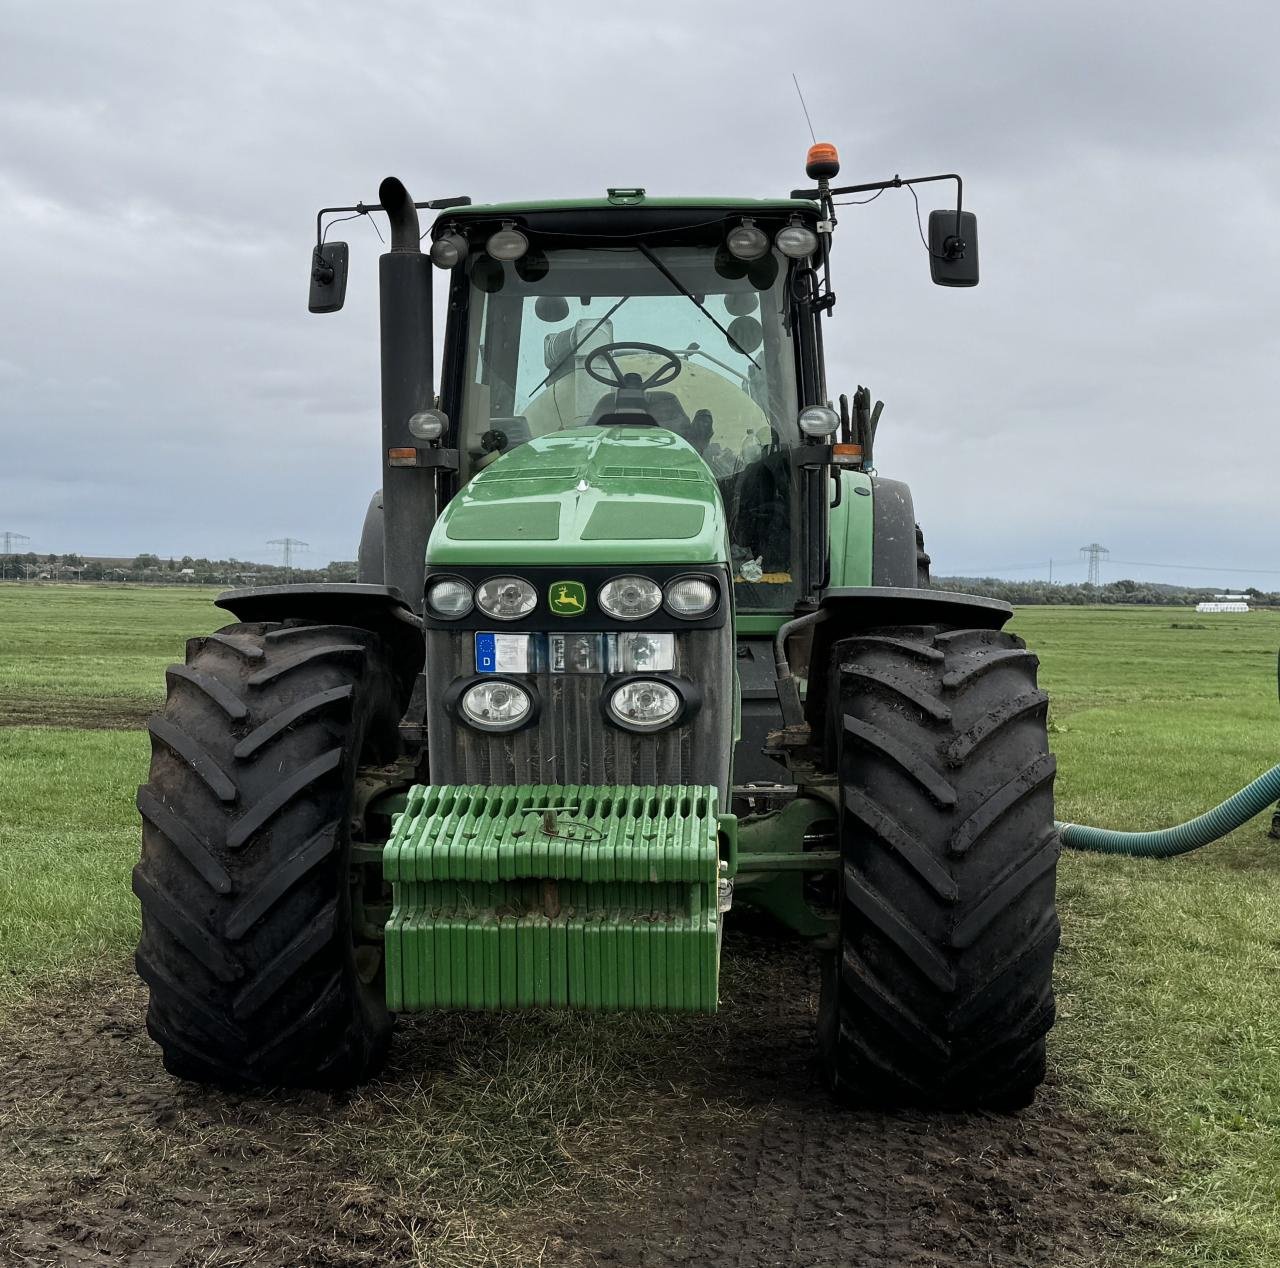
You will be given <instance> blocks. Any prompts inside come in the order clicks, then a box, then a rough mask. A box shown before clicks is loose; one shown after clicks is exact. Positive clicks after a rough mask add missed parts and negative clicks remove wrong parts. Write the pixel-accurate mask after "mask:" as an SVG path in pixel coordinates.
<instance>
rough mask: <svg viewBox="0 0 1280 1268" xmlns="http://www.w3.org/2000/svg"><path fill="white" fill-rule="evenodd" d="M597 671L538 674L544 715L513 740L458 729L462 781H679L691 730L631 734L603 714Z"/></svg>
mask: <svg viewBox="0 0 1280 1268" xmlns="http://www.w3.org/2000/svg"><path fill="white" fill-rule="evenodd" d="M603 683H604V679H603V678H602V677H601V676H600V675H598V674H539V675H538V676H537V686H538V691H539V693H540V694H541V696H542V713H541V715H540V716H539V718H538V721H537V723H536V724H535V725H534V726H531V727H526V728H525V729H524V730H523V731H516V732H515V733H514V734H512V735H486V734H485V733H484V732H482V731H475V730H472V728H471V727H468V726H460V727H458V730H457V760H458V761H459V763H460V770H459V772H458V775H457V777H456V778H457V779H458V780H459V781H460V782H461V783H465V784H525V783H530V784H682V783H684V782H686V781H685V771H686V769H687V768H688V762H689V749H690V744H691V732H692V728H691V727H687V726H684V727H679V728H677V729H674V730H670V731H666V732H663V733H662V734H661V735H632V734H630V733H629V732H626V731H619V730H618V729H617V727H613V726H609V725H608V724H607V723H606V722H605V720H604V718H603V716H602V715H601V713H600V690H601V687H602V685H603Z"/></svg>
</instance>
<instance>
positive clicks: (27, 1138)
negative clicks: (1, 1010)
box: [0, 931, 1160, 1268]
mask: <svg viewBox="0 0 1280 1268" xmlns="http://www.w3.org/2000/svg"><path fill="white" fill-rule="evenodd" d="M726 954H727V960H726V986H725V994H726V997H727V1005H726V1008H725V1009H724V1010H723V1012H722V1015H721V1017H720V1018H719V1019H715V1020H714V1021H709V1022H706V1023H703V1024H702V1029H701V1030H697V1031H695V1033H694V1040H693V1042H691V1043H689V1044H688V1045H687V1046H686V1047H685V1048H682V1049H678V1050H677V1051H679V1052H683V1053H684V1054H685V1055H684V1056H683V1057H682V1058H680V1060H681V1062H682V1064H683V1066H684V1068H683V1069H681V1070H679V1071H676V1072H673V1073H674V1075H675V1076H676V1077H673V1078H664V1077H663V1076H662V1075H661V1073H658V1071H660V1070H661V1068H662V1066H661V1063H658V1064H656V1065H655V1064H653V1063H649V1064H646V1061H645V1056H646V1051H645V1047H646V1045H653V1044H657V1043H660V1042H665V1040H664V1039H663V1036H664V1035H666V1034H668V1033H678V1032H674V1031H666V1030H659V1029H649V1030H646V1029H645V1028H644V1026H639V1027H638V1028H633V1029H631V1030H626V1031H619V1030H614V1031H612V1032H610V1031H608V1023H602V1025H604V1027H605V1031H606V1039H607V1042H609V1043H610V1044H613V1045H614V1048H615V1050H613V1051H611V1053H610V1054H609V1056H610V1060H611V1061H612V1062H614V1064H613V1065H612V1066H610V1067H609V1068H610V1069H611V1070H614V1071H615V1072H616V1073H615V1074H614V1076H613V1077H616V1079H617V1085H618V1093H617V1095H618V1097H619V1098H620V1100H626V1099H627V1098H630V1100H631V1101H632V1102H634V1103H636V1104H640V1103H645V1104H647V1105H648V1106H649V1108H650V1109H651V1117H650V1118H649V1119H648V1120H647V1124H648V1125H647V1126H642V1127H640V1128H638V1129H637V1132H638V1138H636V1139H631V1140H623V1139H615V1140H613V1141H610V1140H608V1139H607V1138H606V1139H604V1140H601V1139H598V1138H596V1139H594V1140H592V1139H591V1138H590V1136H589V1134H587V1135H584V1134H583V1124H582V1123H578V1124H577V1125H576V1127H575V1125H574V1124H573V1122H572V1121H571V1119H570V1117H569V1116H561V1117H559V1118H557V1116H556V1115H552V1118H551V1119H550V1120H548V1121H549V1122H555V1123H558V1124H559V1126H558V1127H555V1128H549V1130H552V1129H554V1130H559V1131H563V1133H564V1148H563V1151H562V1152H563V1153H564V1154H565V1156H566V1157H567V1158H568V1159H569V1162H568V1163H567V1164H566V1165H568V1166H569V1167H570V1168H571V1169H574V1168H576V1171H575V1172H574V1174H575V1175H577V1173H578V1172H581V1173H582V1174H581V1176H579V1177H578V1178H579V1179H580V1180H581V1179H583V1177H585V1180H584V1182H582V1183H578V1182H576V1181H575V1183H574V1184H572V1185H564V1186H562V1187H560V1188H559V1189H552V1190H549V1191H548V1193H547V1196H546V1197H545V1198H544V1199H543V1200H540V1201H537V1202H535V1203H533V1204H532V1205H531V1204H530V1202H529V1201H528V1200H527V1195H526V1199H524V1200H521V1201H520V1202H514V1203H513V1204H512V1205H511V1206H510V1207H506V1206H504V1204H503V1202H502V1201H501V1200H500V1198H497V1197H495V1194H500V1193H501V1192H502V1189H501V1186H498V1187H496V1188H495V1186H494V1184H493V1183H492V1182H491V1177H490V1174H489V1170H491V1169H492V1167H493V1165H494V1164H493V1162H492V1159H490V1160H489V1161H483V1160H482V1161H477V1162H476V1163H475V1164H474V1165H475V1166H477V1167H478V1168H481V1169H482V1171H478V1172H477V1176H482V1177H483V1183H481V1182H480V1181H479V1180H478V1181H477V1184H476V1190H475V1191H476V1194H477V1200H476V1201H475V1202H474V1203H471V1204H468V1202H467V1200H466V1198H465V1196H464V1197H463V1198H462V1199H460V1200H459V1199H457V1198H456V1194H458V1193H462V1194H464V1195H465V1194H466V1192H467V1187H466V1186H467V1183H468V1181H467V1177H466V1176H461V1177H458V1176H454V1177H452V1178H450V1177H448V1176H442V1175H441V1174H440V1173H438V1172H432V1167H433V1165H434V1163H433V1160H432V1158H431V1157H429V1156H428V1155H427V1154H426V1153H425V1152H419V1153H418V1154H416V1155H415V1153H414V1151H413V1147H412V1145H413V1142H412V1140H410V1139H405V1140H401V1141H400V1142H399V1144H398V1146H397V1147H395V1148H391V1149H390V1152H388V1145H387V1137H386V1136H385V1135H384V1136H378V1135H377V1131H378V1130H379V1129H378V1128H377V1123H378V1122H379V1121H380V1120H381V1119H383V1118H385V1117H386V1115H387V1113H388V1112H389V1108H390V1107H391V1106H393V1105H397V1104H399V1105H403V1104H404V1103H405V1101H406V1100H407V1099H409V1100H412V1099H416V1100H419V1101H421V1100H422V1099H423V1098H427V1100H430V1098H431V1097H433V1096H437V1095H439V1093H440V1088H441V1084H440V1082H439V1081H440V1080H441V1079H442V1078H444V1079H448V1078H451V1077H462V1075H461V1074H460V1073H457V1072H458V1071H462V1070H467V1071H470V1077H473V1078H474V1077H475V1075H476V1069H477V1067H478V1068H479V1069H480V1073H481V1074H482V1075H483V1072H484V1067H485V1065H486V1064H489V1063H492V1064H493V1068H494V1070H496V1066H497V1065H498V1064H501V1063H503V1062H506V1063H510V1062H513V1061H516V1060H523V1059H527V1058H528V1057H529V1055H530V1053H535V1054H536V1053H537V1052H538V1050H540V1049H545V1048H546V1047H547V1046H548V1045H554V1044H555V1043H556V1042H558V1040H557V1031H556V1030H555V1029H554V1028H552V1029H546V1028H545V1026H540V1025H539V1023H537V1022H536V1021H532V1020H529V1021H526V1020H524V1019H517V1020H514V1021H512V1020H507V1021H506V1022H505V1023H498V1022H497V1021H496V1020H494V1021H492V1022H488V1021H486V1022H483V1023H479V1024H477V1022H476V1021H475V1019H467V1020H465V1021H464V1020H458V1019H452V1020H451V1019H445V1020H444V1021H443V1023H442V1022H441V1020H439V1019H417V1020H414V1021H411V1022H409V1023H407V1024H405V1025H403V1026H402V1027H401V1028H400V1033H399V1035H398V1038H397V1044H396V1051H395V1057H394V1059H393V1063H392V1066H391V1068H390V1069H389V1071H388V1073H387V1075H386V1077H385V1078H384V1079H383V1080H381V1081H380V1082H379V1083H378V1084H377V1085H376V1086H375V1087H374V1088H372V1089H369V1090H367V1091H366V1092H365V1093H363V1094H359V1095H352V1096H347V1097H330V1096H322V1095H318V1094H316V1095H300V1094H287V1095H286V1094H277V1095H273V1096H259V1097H252V1096H242V1095H229V1094H225V1093H218V1092H214V1091H212V1090H209V1089H205V1088H199V1087H192V1086H184V1085H181V1084H178V1083H176V1082H175V1081H174V1080H172V1079H170V1078H169V1077H168V1076H167V1075H166V1074H165V1073H164V1072H163V1070H162V1069H161V1068H160V1064H159V1060H158V1057H157V1052H156V1050H155V1049H154V1047H153V1046H152V1045H151V1043H150V1041H149V1040H148V1039H147V1037H146V1035H145V1032H144V1030H143V1012H144V996H143V992H142V990H141V988H140V987H139V986H137V985H136V984H135V983H134V981H133V980H132V978H131V977H130V976H129V975H128V972H127V967H126V966H117V967H116V969H115V970H114V971H113V972H111V973H109V974H106V975H105V976H103V977H100V978H99V979H97V980H92V981H89V982H86V983H83V984H81V985H80V986H79V987H76V988H73V989H71V990H70V991H69V992H66V991H64V992H63V993H62V995H61V996H60V997H59V998H58V999H57V1001H56V1005H55V1004H53V1003H46V1004H44V1005H40V1006H35V1005H33V1006H29V1007H28V1008H26V1010H25V1011H23V1012H20V1013H18V1014H17V1015H15V1016H14V1017H12V1018H11V1019H10V1021H9V1022H8V1023H7V1024H6V1025H5V1026H4V1028H3V1029H2V1030H0V1069H2V1070H3V1071H4V1072H5V1073H4V1075H3V1078H2V1079H0V1263H3V1264H5V1265H6V1266H7V1265H11V1264H12V1265H31V1266H35V1265H39V1266H41V1268H52V1266H55V1265H56V1266H59V1268H61V1266H63V1265H75V1266H77V1268H83V1266H85V1265H95V1266H96V1265H104V1266H105V1265H113V1266H120V1268H241V1266H248V1265H255V1266H256V1265H272V1266H277V1265H278V1266H279V1268H293V1266H295V1265H298V1266H301V1265H308V1266H310V1265H318V1266H320V1268H373V1266H374V1265H377V1266H378V1268H383V1266H387V1265H418V1264H421V1265H437V1264H440V1265H462V1264H471V1263H474V1264H477V1265H480V1264H489V1263H502V1264H507V1263H511V1264H529V1265H533V1264H546V1265H592V1264H598V1265H609V1266H611V1268H618V1266H631V1265H635V1266H637V1268H643V1266H647V1265H654V1266H659V1265H664V1266H665V1265H670V1264H688V1265H699V1266H705V1268H730V1266H732V1268H765V1266H772V1265H788V1266H789V1268H792V1266H794V1268H826V1266H828V1265H830V1266H832V1268H834V1266H836V1265H840V1266H841V1268H859V1266H861V1265H867V1266H868V1268H870V1266H871V1265H875V1266H876V1268H909V1266H910V1268H961V1266H963V1268H971V1266H973V1265H1001V1266H1005V1265H1009V1266H1013V1265H1027V1266H1030V1265H1037V1266H1038V1265H1054V1266H1055V1268H1058V1266H1061V1265H1096V1264H1101V1263H1107V1262H1112V1261H1113V1260H1114V1262H1123V1263H1125V1264H1135V1263H1139V1262H1141V1259H1142V1254H1141V1248H1142V1246H1143V1245H1144V1244H1147V1243H1149V1240H1150V1234H1152V1233H1153V1232H1154V1231H1156V1230H1154V1229H1153V1228H1152V1227H1151V1226H1150V1225H1148V1224H1146V1223H1144V1218H1143V1217H1142V1216H1140V1214H1139V1213H1138V1212H1139V1209H1140V1208H1139V1207H1138V1206H1137V1205H1136V1204H1135V1202H1134V1201H1133V1199H1132V1198H1130V1197H1129V1196H1127V1195H1126V1194H1125V1192H1124V1191H1123V1183H1122V1182H1121V1181H1119V1180H1118V1179H1117V1178H1116V1177H1118V1176H1120V1175H1121V1174H1122V1173H1123V1172H1125V1171H1137V1170H1140V1169H1146V1170H1148V1171H1149V1170H1152V1169H1153V1168H1154V1169H1158V1168H1159V1166H1160V1161H1159V1159H1158V1158H1154V1157H1152V1156H1150V1151H1149V1149H1148V1147H1147V1145H1146V1144H1145V1143H1144V1142H1143V1141H1142V1140H1141V1139H1138V1138H1135V1137H1132V1136H1122V1135H1117V1134H1116V1133H1115V1131H1114V1130H1112V1129H1109V1128H1108V1127H1107V1126H1106V1125H1104V1124H1102V1123H1099V1122H1090V1121H1086V1120H1084V1119H1081V1118H1078V1117H1073V1116H1071V1115H1070V1114H1068V1113H1067V1112H1066V1111H1065V1110H1064V1109H1063V1101H1064V1097H1063V1096H1062V1095H1061V1094H1060V1092H1059V1091H1058V1090H1057V1089H1055V1088H1054V1087H1053V1086H1052V1085H1051V1086H1049V1087H1048V1088H1047V1089H1046V1090H1045V1093H1044V1094H1043V1095H1042V1097H1041V1098H1040V1100H1039V1101H1038V1102H1037V1104H1036V1106H1035V1107H1034V1108H1033V1109H1031V1110H1029V1111H1026V1112H1024V1113H1023V1114H1021V1115H1018V1116H1008V1117H999V1116H987V1115H980V1116H960V1115H954V1116H943V1115H924V1114H909V1115H901V1116H885V1115H874V1114H868V1113H854V1112H850V1111H845V1110H841V1109H838V1108H836V1107H835V1106H833V1104H832V1103H831V1102H830V1100H829V1098H828V1097H827V1095H826V1093H825V1092H824V1091H823V1090H822V1088H821V1087H820V1086H819V1084H818V1083H817V1081H816V1079H815V1077H814V1074H813V1071H812V1068H811V1057H810V1053H811V1045H812V1029H813V1019H814V1018H813V1014H814V1006H815V1002H816V972H815V969H814V967H813V966H812V964H811V962H810V960H809V958H808V957H807V956H805V955H803V954H801V953H800V952H799V951H798V949H797V948H796V947H795V944H794V943H791V942H789V941H785V940H781V939H774V938H772V937H768V936H763V935H762V934H760V933H759V932H758V931H757V932H755V933H751V934H738V935H737V936H735V937H733V938H731V940H730V942H729V944H728V947H727V953H726ZM663 1024H664V1025H665V1023H663ZM691 1024H693V1025H695V1026H696V1025H697V1023H691ZM486 1027H488V1029H486ZM575 1033H577V1032H575ZM582 1033H586V1034H588V1035H589V1034H590V1033H591V1032H590V1031H585V1032H582ZM680 1042H684V1040H681V1041H680ZM619 1044H620V1045H621V1047H622V1051H621V1052H619V1051H617V1050H616V1049H617V1046H618V1045H619ZM628 1044H630V1045H632V1048H631V1055H632V1056H633V1057H634V1062H633V1063H632V1064H633V1065H634V1070H631V1071H629V1070H628V1063H627V1057H628V1052H627V1050H626V1046H627V1045H628ZM461 1049H472V1050H473V1051H472V1054H471V1057H470V1058H469V1059H468V1060H469V1064H467V1063H465V1062H463V1061H462V1059H461V1058H459V1056H458V1052H459V1051H460V1050H461ZM450 1054H451V1055H450ZM521 1054H523V1056H522V1055H521ZM550 1055H553V1054H549V1053H548V1052H546V1051H541V1053H540V1059H543V1060H545V1059H547V1058H548V1057H549V1056H550ZM450 1062H452V1063H453V1065H452V1066H450V1065H449V1063H450ZM442 1065H444V1066H445V1067H446V1068H445V1069H444V1070H443V1071H442V1069H441V1067H442ZM451 1071H452V1072H451ZM637 1071H638V1072H639V1073H638V1074H637V1073H636V1072H637ZM488 1077H490V1079H491V1082H492V1079H493V1078H494V1077H496V1074H493V1073H491V1075H490V1076H488ZM485 1087H486V1085H485V1083H484V1081H483V1079H481V1081H480V1082H478V1083H477V1084H476V1088H477V1090H476V1092H475V1094H474V1099H473V1100H472V1101H469V1102H466V1105H467V1106H468V1109H467V1112H468V1113H472V1114H474V1115H475V1116H476V1117H477V1123H478V1122H479V1119H480V1118H483V1116H484V1115H485V1113H486V1112H487V1111H486V1101H485ZM570 1099H571V1098H570ZM501 1112H502V1113H504V1114H505V1113H508V1112H510V1113H511V1114H512V1115H513V1120H514V1116H515V1115H519V1114H520V1113H521V1111H520V1109H519V1108H518V1107H517V1108H516V1109H515V1110H511V1111H509V1110H508V1109H506V1108H504V1109H503V1110H502V1111H501ZM397 1121H399V1120H397ZM453 1121H454V1120H451V1122H453ZM628 1121H636V1122H644V1121H645V1120H643V1119H642V1118H636V1117H635V1116H634V1115H633V1116H632V1118H631V1119H629V1120H628ZM494 1126H495V1124H494V1123H492V1122H490V1123H487V1124H486V1128H487V1129H489V1130H492V1129H493V1128H494ZM497 1128H498V1129H499V1130H501V1129H502V1123H501V1121H499V1122H498V1123H497ZM468 1130H469V1127H468V1123H467V1121H466V1119H465V1117H464V1118H463V1119H461V1120H457V1122H456V1124H455V1126H453V1127H451V1128H450V1136H457V1135H459V1134H461V1135H463V1136H465V1135H466V1134H467V1132H468ZM513 1130H514V1129H513ZM435 1139H436V1140H437V1142H439V1140H440V1139H441V1138H438V1137H437V1138H435ZM371 1141H373V1142H376V1145H377V1149H378V1150H380V1151H381V1154H380V1156H381V1157H382V1159H383V1162H382V1164H381V1170H378V1169H376V1168H375V1169H371V1168H370V1166H369V1165H367V1162H368V1160H367V1158H366V1154H367V1153H368V1151H369V1149H370V1144H369V1142H371ZM445 1143H446V1144H447V1143H448V1142H447V1141H446V1142H445ZM462 1143H463V1146H464V1148H463V1152H462V1153H461V1154H460V1155H458V1156H459V1157H461V1158H463V1159H465V1158H466V1156H467V1155H466V1152H465V1144H466V1142H465V1141H463V1142H462ZM397 1149H398V1152H397ZM450 1157H451V1158H452V1157H453V1155H452V1154H451V1155H450ZM387 1159H390V1160H391V1161H389V1162H388V1161H387ZM615 1162H616V1164H617V1166H618V1168H619V1169H620V1170H625V1171H626V1172H627V1174H628V1175H632V1176H634V1177H635V1182H634V1183H628V1184H627V1185H626V1186H625V1187H623V1188H621V1189H620V1187H619V1186H618V1185H616V1184H612V1183H611V1182H610V1171H611V1168H612V1167H613V1166H614V1164H615ZM513 1165H519V1163H518V1160H517V1161H516V1163H514V1164H513ZM486 1169H487V1170H486ZM593 1177H598V1178H599V1182H597V1180H596V1179H595V1178H593ZM459 1183H460V1184H461V1186H462V1187H461V1188H459ZM433 1185H434V1186H436V1187H435V1189H433V1188H432V1186H433ZM441 1192H443V1193H445V1194H446V1198H447V1201H452V1202H453V1203H454V1205H455V1206H460V1207H461V1209H460V1210H459V1211H455V1212H454V1215H456V1216H457V1218H454V1216H453V1215H451V1216H450V1217H449V1219H448V1220H445V1219H444V1218H443V1217H442V1215H441V1212H442V1211H443V1210H444V1209H445V1208H444V1207H442V1206H440V1205H439V1204H437V1205H436V1206H434V1207H433V1206H432V1205H431V1203H430V1202H429V1201H426V1199H427V1198H428V1197H430V1196H431V1195H432V1194H433V1193H436V1194H438V1193H441ZM450 1194H452V1195H455V1197H452V1198H449V1197H448V1195H450ZM446 1205H447V1202H446ZM459 1220H461V1223H459V1222H458V1221H459ZM459 1229H461V1230H462V1231H461V1233H460V1232H459Z"/></svg>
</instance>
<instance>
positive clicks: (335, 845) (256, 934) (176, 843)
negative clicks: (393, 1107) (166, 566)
mask: <svg viewBox="0 0 1280 1268" xmlns="http://www.w3.org/2000/svg"><path fill="white" fill-rule="evenodd" d="M167 681H168V699H167V701H166V703H165V708H164V712H163V713H161V714H158V715H157V716H155V717H153V718H152V719H151V720H150V723H149V729H150V732H151V775H150V779H149V780H148V782H147V783H146V784H144V785H143V786H142V787H141V788H140V789H139V790H138V810H139V811H140V813H141V815H142V821H143V824H142V858H141V861H140V862H139V863H138V865H137V867H136V868H135V869H134V873H133V889H134V893H135V894H137V896H138V899H139V901H140V902H141V904H142V938H141V941H140V943H139V946H138V952H137V958H136V963H137V969H138V973H139V975H140V976H141V977H142V979H143V981H144V982H146V984H147V985H148V986H149V987H150V1003H149V1006H148V1009H147V1029H148V1031H149V1032H150V1034H151V1037H152V1038H153V1039H154V1040H155V1041H156V1042H157V1043H158V1044H159V1045H160V1047H161V1049H162V1051H163V1054H164V1064H165V1068H166V1069H167V1070H169V1071H170V1073H172V1074H175V1075H177V1076H178V1077H180V1078H183V1079H190V1080H194V1081H197V1082H202V1083H214V1084H219V1085H221V1086H225V1087H245V1086H257V1087H263V1086H286V1087H312V1088H340V1087H348V1086H351V1085H352V1084H355V1083H358V1082H360V1081H361V1080H362V1079H365V1078H367V1077H368V1076H369V1075H371V1074H372V1073H374V1072H375V1071H376V1070H377V1068H378V1066H379V1065H380V1064H381V1062H382V1060H383V1058H384V1057H385V1055H386V1051H387V1048H388V1045H389V1041H390V1035H391V1019H390V1016H389V1014H388V1013H387V1008H386V1001H385V997H384V981H383V970H382V963H381V950H380V947H378V946H377V944H375V943H373V942H372V941H366V940H364V939H362V938H360V937H358V935H357V932H356V930H355V925H354V921H353V916H352V906H353V905H352V886H353V883H354V875H355V874H354V873H353V872H352V869H351V867H350V862H349V860H350V844H351V834H352V830H353V827H355V826H357V825H358V821H359V817H360V808H359V806H358V804H357V793H356V774H357V770H358V768H360V767H361V766H366V765H371V764H375V763H382V762H389V761H392V760H394V759H395V757H396V755H397V747H398V743H399V739H398V734H397V724H398V722H399V718H400V714H401V709H402V706H403V703H404V702H403V700H402V699H401V696H402V688H401V687H399V686H398V685H397V682H396V678H395V675H394V673H393V668H392V658H391V654H390V650H389V649H388V648H387V647H386V646H385V644H384V643H383V642H382V641H381V640H380V639H379V638H378V636H377V635H376V634H372V633H370V632H369V631H367V630H363V629H355V628H351V627H347V626H336V625H317V624H312V623H309V622H302V621H286V622H283V623H280V624H266V623H261V622H256V623H252V624H241V625H229V626H227V627H225V628H224V629H221V630H219V631H218V632H217V633H216V634H211V635H209V636H208V637H207V638H195V639H192V640H190V642H188V644H187V657H186V664H185V665H174V666H172V667H171V668H170V669H169V671H168V675H167Z"/></svg>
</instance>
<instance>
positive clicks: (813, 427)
mask: <svg viewBox="0 0 1280 1268" xmlns="http://www.w3.org/2000/svg"><path fill="white" fill-rule="evenodd" d="M839 426H840V415H839V414H837V413H836V412H835V410H833V409H832V408H831V406H830V405H810V406H809V407H808V409H802V410H801V411H800V430H801V431H802V432H804V434H805V435H806V436H808V437H809V438H810V439H811V440H830V439H831V437H832V436H834V435H835V434H836V429H837V428H838V427H839Z"/></svg>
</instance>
